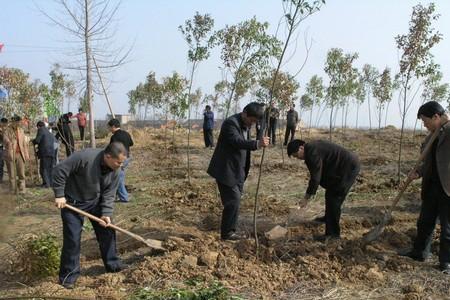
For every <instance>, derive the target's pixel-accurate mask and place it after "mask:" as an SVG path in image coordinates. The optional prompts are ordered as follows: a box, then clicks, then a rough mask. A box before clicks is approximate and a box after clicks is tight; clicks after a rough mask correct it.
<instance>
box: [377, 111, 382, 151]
mask: <svg viewBox="0 0 450 300" xmlns="http://www.w3.org/2000/svg"><path fill="white" fill-rule="evenodd" d="M382 113H383V107H382V106H381V105H380V108H379V111H378V155H381V118H382V117H381V115H382Z"/></svg>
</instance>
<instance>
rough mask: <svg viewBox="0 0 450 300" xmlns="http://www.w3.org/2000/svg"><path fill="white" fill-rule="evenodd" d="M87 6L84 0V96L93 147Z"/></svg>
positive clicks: (87, 1) (93, 128) (87, 2)
mask: <svg viewBox="0 0 450 300" xmlns="http://www.w3.org/2000/svg"><path fill="white" fill-rule="evenodd" d="M89 7H90V0H84V19H85V24H84V51H85V53H86V98H87V102H88V106H89V134H90V137H89V141H90V147H91V148H95V147H96V145H95V124H94V107H93V104H92V69H91V48H90V45H89V34H90V33H89V30H90V29H91V28H90V27H89V26H90V25H89V18H90V16H89Z"/></svg>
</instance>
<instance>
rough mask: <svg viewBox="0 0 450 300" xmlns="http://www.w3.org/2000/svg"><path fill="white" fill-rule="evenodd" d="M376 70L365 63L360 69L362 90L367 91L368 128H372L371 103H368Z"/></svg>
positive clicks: (376, 75) (376, 73)
mask: <svg viewBox="0 0 450 300" xmlns="http://www.w3.org/2000/svg"><path fill="white" fill-rule="evenodd" d="M378 76H379V72H378V70H377V69H376V68H375V67H374V66H371V65H369V64H365V65H364V66H363V69H362V74H361V77H362V83H363V84H364V90H365V91H366V93H367V107H368V109H369V129H372V105H371V104H370V96H371V95H372V91H373V87H374V86H375V84H376V82H377V80H378Z"/></svg>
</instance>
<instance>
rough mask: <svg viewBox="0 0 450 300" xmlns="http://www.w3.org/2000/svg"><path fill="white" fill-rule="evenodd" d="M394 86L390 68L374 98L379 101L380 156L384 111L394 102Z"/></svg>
mask: <svg viewBox="0 0 450 300" xmlns="http://www.w3.org/2000/svg"><path fill="white" fill-rule="evenodd" d="M392 86H393V82H392V79H391V70H390V69H389V68H385V69H384V70H383V72H382V73H381V75H380V78H379V80H378V82H377V83H376V85H375V86H374V89H373V96H374V97H375V99H377V105H376V107H377V119H378V154H380V153H381V139H380V134H381V120H382V118H383V111H384V109H385V108H386V106H387V104H388V103H389V102H390V101H391V100H392Z"/></svg>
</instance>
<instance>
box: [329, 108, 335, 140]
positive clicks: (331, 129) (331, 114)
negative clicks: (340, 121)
mask: <svg viewBox="0 0 450 300" xmlns="http://www.w3.org/2000/svg"><path fill="white" fill-rule="evenodd" d="M333 110H334V106H332V107H331V111H330V133H329V134H330V136H329V138H328V139H329V140H330V142H331V140H332V136H331V133H332V131H333Z"/></svg>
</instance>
